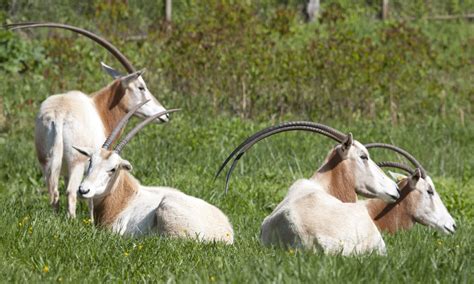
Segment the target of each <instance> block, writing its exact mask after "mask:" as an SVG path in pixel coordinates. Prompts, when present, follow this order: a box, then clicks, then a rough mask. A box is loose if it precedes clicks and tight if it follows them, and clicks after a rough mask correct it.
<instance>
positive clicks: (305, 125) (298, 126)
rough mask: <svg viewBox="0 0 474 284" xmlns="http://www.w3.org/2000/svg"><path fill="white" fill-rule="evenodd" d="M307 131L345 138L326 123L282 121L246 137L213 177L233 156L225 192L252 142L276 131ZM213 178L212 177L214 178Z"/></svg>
mask: <svg viewBox="0 0 474 284" xmlns="http://www.w3.org/2000/svg"><path fill="white" fill-rule="evenodd" d="M297 130H301V131H309V132H314V133H318V134H322V135H325V136H327V137H329V138H331V139H334V140H335V141H337V142H338V143H341V142H342V141H343V140H344V139H345V138H346V135H345V134H343V133H342V132H340V131H338V130H336V129H334V128H332V127H329V126H327V125H323V124H319V123H314V122H307V121H295V122H286V123H282V124H279V125H276V126H272V127H268V128H265V129H263V130H260V131H259V132H257V133H255V134H254V135H252V136H251V137H249V138H247V139H246V140H245V141H244V142H243V143H241V144H240V145H239V146H237V148H236V149H234V150H233V151H232V153H231V154H230V155H229V156H228V157H227V158H226V159H225V161H224V162H223V163H222V164H221V166H220V167H219V169H218V171H217V173H216V175H215V178H217V176H219V174H220V173H221V172H222V170H223V169H224V168H225V166H226V165H227V163H228V162H229V161H230V160H231V159H232V158H233V157H234V156H236V157H235V159H234V160H233V162H232V165H231V167H230V169H229V171H228V172H227V174H226V192H227V190H228V186H229V179H230V175H231V173H232V171H233V170H234V168H235V166H236V164H237V162H238V160H240V158H241V157H242V156H243V155H244V154H245V151H247V150H248V149H250V148H251V147H252V146H253V145H254V144H256V143H257V142H259V141H261V140H263V139H265V138H267V137H269V136H272V135H275V134H277V133H282V132H287V131H297ZM215 178H214V179H215Z"/></svg>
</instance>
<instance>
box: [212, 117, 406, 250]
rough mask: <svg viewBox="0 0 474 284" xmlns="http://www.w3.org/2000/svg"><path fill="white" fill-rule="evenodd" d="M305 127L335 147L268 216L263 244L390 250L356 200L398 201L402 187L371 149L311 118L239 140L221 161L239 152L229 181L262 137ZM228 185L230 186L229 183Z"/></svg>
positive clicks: (263, 227)
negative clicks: (371, 153) (379, 162)
mask: <svg viewBox="0 0 474 284" xmlns="http://www.w3.org/2000/svg"><path fill="white" fill-rule="evenodd" d="M293 130H304V131H311V132H315V133H319V134H323V135H325V136H328V137H330V138H332V139H334V140H336V141H337V142H339V143H340V144H338V145H337V146H335V147H334V148H333V149H332V150H331V151H330V153H329V155H328V156H327V158H326V160H325V161H324V163H323V165H322V166H321V167H320V168H319V169H318V170H317V171H316V173H315V174H314V175H313V176H312V177H311V178H310V179H301V180H298V181H296V182H295V183H294V184H293V185H292V186H291V187H290V189H289V191H288V193H287V195H286V197H285V198H284V200H283V201H282V202H280V204H279V205H278V206H277V207H276V208H275V210H274V211H273V212H272V213H271V214H270V215H269V216H268V217H266V218H265V220H264V221H263V224H262V227H261V236H260V237H261V241H262V243H263V244H264V245H283V246H292V247H302V248H307V249H316V250H322V251H323V252H325V253H342V254H343V255H347V254H351V253H364V252H371V251H374V252H377V253H380V254H384V253H385V243H384V241H383V239H382V237H381V235H380V233H379V231H378V230H377V227H376V226H375V224H374V223H373V222H372V219H371V218H370V216H369V214H368V212H367V210H366V208H365V206H364V205H362V204H358V203H344V202H355V201H356V200H357V196H356V192H357V193H360V194H362V195H364V196H367V197H380V198H383V199H384V200H387V201H389V202H394V201H395V200H396V199H397V198H398V197H399V192H398V188H397V185H396V184H395V183H394V182H393V181H392V180H391V179H390V178H389V177H387V176H386V175H385V174H384V173H383V171H382V170H381V169H380V168H379V167H378V166H377V165H376V164H375V163H374V162H373V161H372V160H371V159H370V156H369V153H368V151H367V149H366V148H365V147H364V146H363V145H362V144H361V143H359V142H358V141H355V140H353V139H352V135H351V134H349V135H347V136H346V135H344V134H343V133H341V132H340V131H337V130H335V129H333V128H330V127H328V126H325V125H322V124H317V123H311V122H290V123H283V124H281V125H277V126H274V127H270V128H267V129H264V130H262V131H260V132H258V133H256V134H254V135H253V136H251V137H250V138H248V139H247V140H246V141H244V142H243V143H242V144H240V145H239V146H238V147H237V148H236V149H235V150H234V151H233V152H232V153H231V155H230V156H229V157H228V158H227V159H226V160H225V162H224V163H223V165H221V167H220V169H219V171H218V173H217V174H219V173H220V171H221V170H222V169H223V168H224V167H225V165H226V164H227V163H228V162H229V161H230V159H231V158H232V157H234V156H236V158H235V159H234V161H233V163H232V166H231V168H230V170H229V171H228V173H227V181H226V183H227V182H228V179H229V177H230V174H231V172H232V169H233V168H234V167H235V165H236V163H237V161H238V160H239V159H240V158H241V156H242V155H243V154H244V153H245V151H246V150H247V149H249V148H250V147H251V146H252V145H254V144H255V143H257V142H258V141H260V140H262V139H264V138H266V137H269V136H271V135H274V134H276V133H281V132H285V131H293ZM226 187H227V185H226Z"/></svg>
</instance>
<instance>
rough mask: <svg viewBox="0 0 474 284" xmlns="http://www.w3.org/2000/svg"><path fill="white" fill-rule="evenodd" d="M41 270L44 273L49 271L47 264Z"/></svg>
mask: <svg viewBox="0 0 474 284" xmlns="http://www.w3.org/2000/svg"><path fill="white" fill-rule="evenodd" d="M43 272H44V273H48V272H49V267H48V266H47V265H45V266H44V267H43Z"/></svg>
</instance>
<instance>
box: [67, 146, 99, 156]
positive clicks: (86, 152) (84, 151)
mask: <svg viewBox="0 0 474 284" xmlns="http://www.w3.org/2000/svg"><path fill="white" fill-rule="evenodd" d="M72 148H74V149H75V150H77V151H78V152H79V153H81V154H82V155H84V156H87V157H91V156H92V153H94V149H93V148H90V147H78V146H72Z"/></svg>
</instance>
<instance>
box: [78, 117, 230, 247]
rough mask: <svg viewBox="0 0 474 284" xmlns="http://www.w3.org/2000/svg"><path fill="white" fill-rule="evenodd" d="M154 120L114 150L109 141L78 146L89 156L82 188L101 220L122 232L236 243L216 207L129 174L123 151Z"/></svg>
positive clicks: (132, 133) (134, 132)
mask: <svg viewBox="0 0 474 284" xmlns="http://www.w3.org/2000/svg"><path fill="white" fill-rule="evenodd" d="M157 115H160V114H157ZM151 119H153V117H151V118H148V119H146V120H145V121H143V122H141V123H140V124H138V125H137V126H136V127H135V128H134V129H133V130H131V131H130V132H129V133H128V134H127V135H126V136H125V138H124V139H123V140H122V141H121V142H120V143H119V144H118V145H117V146H116V147H115V149H114V150H110V144H109V143H108V142H106V143H104V147H102V148H87V147H74V148H75V149H76V150H77V151H78V153H80V154H82V155H84V156H85V157H87V158H89V160H90V164H89V168H88V171H87V173H86V176H85V178H84V180H83V181H82V183H81V185H80V187H79V190H78V193H79V195H80V196H82V197H84V198H88V199H92V200H93V201H94V207H95V208H94V216H95V220H96V224H97V225H98V226H103V227H106V228H108V229H110V230H112V231H113V232H115V233H118V234H121V235H124V234H126V235H133V236H137V235H148V234H158V235H162V236H166V237H179V238H191V239H197V240H199V241H222V242H224V243H226V244H232V243H233V239H234V233H233V230H232V226H231V224H230V223H229V221H228V219H227V217H226V216H225V215H224V214H223V213H222V211H220V210H219V209H218V208H217V207H215V206H213V205H211V204H209V203H207V202H205V201H204V200H202V199H199V198H196V197H192V196H189V195H187V194H185V193H183V192H181V191H179V190H177V189H174V188H170V187H148V186H143V185H140V183H139V181H138V180H136V179H135V178H134V177H133V176H132V175H131V174H130V171H131V169H132V166H131V164H130V162H128V161H127V160H124V159H123V158H122V157H121V156H120V152H121V151H122V149H123V147H124V146H125V145H126V144H127V143H128V142H129V141H130V139H132V137H133V136H134V135H136V134H137V133H138V132H139V131H140V129H142V128H143V127H144V126H145V125H146V124H147V123H149V122H150V120H151ZM125 123H126V122H122V123H120V124H119V125H118V126H117V128H116V130H115V131H116V132H118V131H119V130H118V129H119V128H121V127H123V126H124V124H125ZM108 140H113V138H109V139H108Z"/></svg>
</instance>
